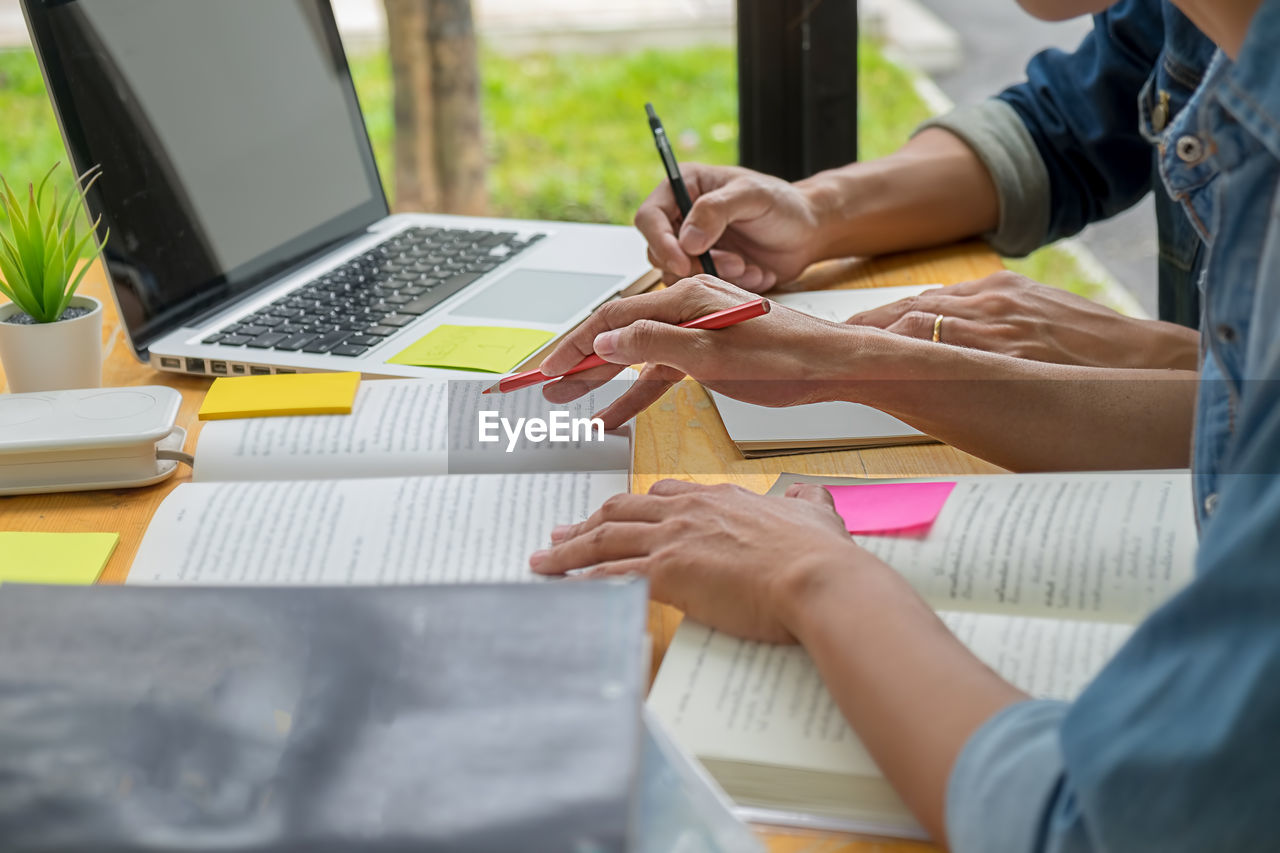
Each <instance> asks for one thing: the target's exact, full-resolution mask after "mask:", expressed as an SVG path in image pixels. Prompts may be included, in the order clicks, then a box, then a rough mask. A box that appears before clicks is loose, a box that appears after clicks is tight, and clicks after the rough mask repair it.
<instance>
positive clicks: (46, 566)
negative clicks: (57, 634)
mask: <svg viewBox="0 0 1280 853" xmlns="http://www.w3.org/2000/svg"><path fill="white" fill-rule="evenodd" d="M119 541H120V534H119V533H13V532H4V531H0V583H4V582H8V583H56V584H76V585H86V584H91V583H93V582H94V581H96V580H97V579H98V575H100V574H102V570H103V568H105V567H106V565H107V560H108V559H110V558H111V552H112V551H114V550H115V549H116V543H118V542H119Z"/></svg>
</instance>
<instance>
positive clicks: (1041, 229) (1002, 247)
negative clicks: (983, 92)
mask: <svg viewBox="0 0 1280 853" xmlns="http://www.w3.org/2000/svg"><path fill="white" fill-rule="evenodd" d="M930 127H938V128H942V129H943V130H946V131H948V132H950V133H952V134H954V135H955V136H957V137H959V138H960V139H961V140H962V141H963V142H964V143H965V144H966V145H968V146H969V147H970V148H972V149H973V152H974V153H975V154H977V155H978V159H979V160H981V161H982V164H983V165H984V166H986V167H987V171H989V172H990V173H991V178H992V180H993V181H995V185H996V193H997V195H998V197H999V200H1000V224H999V225H998V226H997V228H996V230H995V231H992V232H990V233H988V234H985V235H983V236H984V237H985V239H986V240H987V242H988V243H990V244H991V248H993V249H995V250H996V251H997V252H999V253H1000V254H1002V255H1010V256H1014V257H1020V256H1022V255H1026V254H1029V253H1031V252H1033V251H1035V250H1036V249H1038V248H1040V247H1041V246H1042V245H1044V243H1045V240H1046V238H1047V236H1048V233H1049V203H1050V194H1049V171H1048V169H1047V168H1046V166H1045V164H1044V159H1043V158H1042V157H1041V156H1040V151H1039V149H1037V148H1036V144H1035V141H1034V140H1033V139H1032V138H1031V134H1030V133H1029V132H1028V131H1027V128H1026V125H1024V124H1023V123H1022V119H1021V118H1020V117H1019V116H1018V113H1017V111H1016V110H1014V108H1013V107H1011V106H1009V105H1008V104H1007V103H1005V102H1004V101H1001V100H996V99H994V98H993V99H991V100H988V101H984V102H983V103H980V104H976V105H973V106H967V107H959V108H957V109H954V110H952V111H951V112H949V113H947V114H945V115H941V116H938V117H936V118H932V119H929V120H928V121H926V122H925V123H924V124H922V125H920V127H919V128H917V129H916V133H919V132H920V131H922V130H925V129H927V128H930Z"/></svg>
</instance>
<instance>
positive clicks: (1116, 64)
mask: <svg viewBox="0 0 1280 853" xmlns="http://www.w3.org/2000/svg"><path fill="white" fill-rule="evenodd" d="M1164 37H1165V35H1164V24H1163V19H1162V7H1161V3H1160V2H1158V0H1123V2H1121V3H1118V4H1116V5H1115V6H1113V7H1111V8H1110V9H1108V10H1107V11H1106V12H1103V13H1102V14H1100V15H1096V16H1095V17H1094V28H1093V31H1092V32H1090V33H1089V35H1088V36H1086V37H1085V39H1084V41H1083V42H1082V43H1081V44H1080V47H1079V48H1077V49H1076V51H1075V52H1074V53H1069V54H1068V53H1064V52H1062V51H1060V50H1046V51H1044V52H1042V53H1040V54H1038V55H1037V56H1036V57H1035V58H1033V59H1032V60H1031V62H1030V64H1028V66H1027V79H1026V82H1024V83H1021V84H1019V85H1016V86H1013V87H1011V88H1009V89H1006V90H1005V91H1004V92H1002V93H1001V94H1000V96H999V97H1000V99H1001V100H1003V101H1004V102H1005V103H1007V104H1009V105H1010V106H1011V107H1013V109H1014V110H1015V111H1017V113H1018V114H1019V116H1020V117H1021V118H1022V121H1023V123H1024V124H1025V125H1026V128H1027V130H1028V131H1029V132H1030V134H1031V138H1032V139H1033V140H1034V141H1035V144H1036V146H1037V148H1038V149H1039V151H1040V155H1041V157H1042V158H1043V159H1044V163H1045V166H1046V168H1047V169H1048V172H1049V185H1050V199H1051V205H1050V207H1051V212H1050V218H1049V230H1048V233H1047V234H1046V235H1045V237H1044V240H1043V242H1044V243H1049V242H1052V241H1054V240H1057V239H1059V238H1062V237H1069V236H1071V235H1072V234H1075V233H1077V232H1079V231H1080V230H1081V229H1082V228H1084V227H1085V226H1086V225H1088V224H1089V223H1091V222H1095V221H1097V220H1099V219H1105V218H1106V217H1108V216H1112V215H1114V214H1116V213H1119V212H1120V211H1122V210H1124V209H1125V208H1127V207H1130V206H1131V205H1133V204H1135V203H1136V202H1137V201H1138V200H1139V199H1141V198H1142V196H1143V195H1145V194H1146V193H1147V191H1148V190H1150V188H1151V182H1152V153H1151V145H1150V143H1148V142H1147V141H1146V140H1145V139H1144V138H1143V137H1142V134H1141V133H1140V131H1139V122H1138V95H1139V93H1140V92H1141V90H1142V86H1143V84H1144V83H1145V82H1146V80H1147V78H1148V77H1149V76H1150V75H1151V72H1152V70H1153V69H1154V68H1155V66H1156V63H1157V62H1158V60H1159V56H1160V52H1161V49H1162V47H1163V45H1164Z"/></svg>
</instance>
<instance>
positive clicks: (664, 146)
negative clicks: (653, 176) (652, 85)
mask: <svg viewBox="0 0 1280 853" xmlns="http://www.w3.org/2000/svg"><path fill="white" fill-rule="evenodd" d="M644 111H645V112H646V113H648V114H649V129H650V130H652V131H653V143H654V144H655V145H657V146H658V154H659V155H660V156H661V157H662V167H663V168H664V169H666V170H667V180H668V181H670V182H671V192H673V193H675V196H676V205H677V206H679V208H680V215H681V216H683V217H685V218H686V219H687V218H688V217H689V209H690V208H692V207H693V201H692V199H690V198H689V190H688V189H687V188H686V187H685V185H684V178H683V177H682V176H681V175H680V164H679V163H677V162H676V155H675V152H674V151H672V150H671V143H670V142H668V141H667V132H666V131H665V130H663V129H662V122H660V121H658V114H657V113H655V112H654V111H653V104H645V105H644ZM698 260H699V261H701V262H702V271H703V272H704V273H706V274H707V275H714V276H717V277H718V276H719V273H717V272H716V265H715V264H714V263H712V262H711V252H710V251H707V252H703V253H702V254H701V255H699V256H698Z"/></svg>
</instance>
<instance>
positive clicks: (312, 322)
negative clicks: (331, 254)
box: [203, 228, 546, 357]
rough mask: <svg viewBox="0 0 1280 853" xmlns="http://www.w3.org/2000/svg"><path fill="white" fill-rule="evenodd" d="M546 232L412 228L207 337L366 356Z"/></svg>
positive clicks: (260, 346)
mask: <svg viewBox="0 0 1280 853" xmlns="http://www.w3.org/2000/svg"><path fill="white" fill-rule="evenodd" d="M544 236H546V235H544V234H534V235H532V236H529V237H526V238H524V239H520V238H518V237H517V235H516V234H514V233H511V232H506V231H467V230H462V229H454V228H409V229H407V230H405V231H402V232H400V233H398V234H396V235H395V236H394V237H392V238H390V239H389V240H386V241H384V242H382V243H379V244H378V245H377V246H374V247H373V248H372V249H370V250H369V251H367V252H365V253H364V254H363V255H359V256H357V257H355V258H352V259H351V260H349V261H347V262H346V263H345V264H343V265H342V266H340V267H337V268H336V269H333V270H331V271H329V272H327V273H325V274H324V275H323V276H321V277H320V278H318V279H316V280H315V281H313V282H311V283H310V284H307V285H304V286H303V287H300V288H298V289H296V290H293V291H290V292H289V293H288V294H287V295H286V296H283V297H281V298H280V299H278V300H276V301H275V302H273V303H271V304H270V305H268V306H267V307H265V308H263V309H262V310H260V311H258V312H257V313H256V314H251V315H249V316H247V317H244V318H242V319H240V320H239V321H237V322H236V323H233V324H232V325H230V326H227V327H226V328H223V329H220V330H219V331H218V332H217V333H216V334H213V335H210V336H209V337H207V338H205V339H204V341H203V342H204V343H206V344H219V345H221V346H228V347H247V348H250V349H259V350H281V351H284V352H306V353H318V354H323V353H328V354H329V355H337V356H348V357H353V356H358V355H363V354H364V353H365V352H366V351H367V350H368V349H369V348H370V347H373V346H375V345H377V344H379V343H381V342H382V340H383V339H384V338H385V337H386V336H388V335H391V334H394V333H395V332H397V331H399V330H400V328H401V327H403V326H407V325H408V324H409V323H412V322H413V321H414V320H415V319H417V318H418V317H419V316H421V315H422V314H425V313H427V312H428V311H430V310H431V309H432V308H434V307H436V306H437V305H439V304H440V303H441V302H443V301H444V300H445V299H447V298H449V297H450V296H452V295H453V294H455V293H457V292H458V291H459V290H461V289H462V288H464V287H466V286H467V285H469V284H471V283H472V282H473V281H475V280H476V279H478V278H480V277H481V276H483V275H485V274H486V273H489V272H492V271H493V270H495V269H497V268H498V266H500V265H501V264H502V263H504V262H505V261H507V260H509V259H511V258H512V257H514V256H515V255H517V254H519V253H520V252H522V251H523V250H525V249H527V248H528V247H529V246H531V245H533V244H534V243H535V242H537V241H538V240H540V239H542V238H543V237H544Z"/></svg>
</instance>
